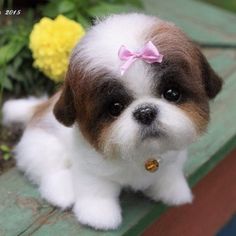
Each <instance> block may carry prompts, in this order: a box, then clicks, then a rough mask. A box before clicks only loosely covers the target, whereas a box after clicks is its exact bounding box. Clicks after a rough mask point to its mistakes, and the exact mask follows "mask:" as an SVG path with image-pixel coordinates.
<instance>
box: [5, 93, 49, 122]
mask: <svg viewBox="0 0 236 236" xmlns="http://www.w3.org/2000/svg"><path fill="white" fill-rule="evenodd" d="M46 99H47V98H46V96H45V97H41V98H35V97H29V98H27V99H17V100H8V101H7V102H5V103H4V105H3V108H2V113H3V121H2V123H3V124H4V125H9V124H12V123H22V124H26V123H28V122H29V120H30V119H31V117H32V115H33V112H34V110H33V109H32V108H33V107H34V106H36V105H38V104H40V103H41V102H43V101H45V100H46Z"/></svg>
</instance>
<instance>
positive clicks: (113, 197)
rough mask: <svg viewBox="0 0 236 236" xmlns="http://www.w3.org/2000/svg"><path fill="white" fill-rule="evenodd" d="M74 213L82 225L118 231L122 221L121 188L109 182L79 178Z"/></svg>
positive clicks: (85, 177) (96, 178)
mask: <svg viewBox="0 0 236 236" xmlns="http://www.w3.org/2000/svg"><path fill="white" fill-rule="evenodd" d="M75 189H76V202H75V205H74V208H73V211H74V213H75V215H76V217H77V219H78V220H79V222H80V223H82V224H85V225H89V226H92V227H94V228H96V229H103V230H107V229H116V228H117V227H118V226H119V225H120V223H121V221H122V217H121V208H120V205H119V199H118V197H119V193H120V186H119V185H118V184H116V183H114V182H111V181H109V180H106V179H103V178H99V177H97V176H96V177H91V176H79V177H78V178H77V181H76V183H75Z"/></svg>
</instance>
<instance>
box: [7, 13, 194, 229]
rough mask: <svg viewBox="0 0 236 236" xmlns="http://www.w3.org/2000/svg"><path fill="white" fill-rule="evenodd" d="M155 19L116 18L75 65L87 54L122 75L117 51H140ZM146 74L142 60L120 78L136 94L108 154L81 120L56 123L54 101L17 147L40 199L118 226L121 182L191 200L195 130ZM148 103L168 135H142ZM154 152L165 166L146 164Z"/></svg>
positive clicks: (91, 62)
mask: <svg viewBox="0 0 236 236" xmlns="http://www.w3.org/2000/svg"><path fill="white" fill-rule="evenodd" d="M157 21H158V19H156V18H153V17H147V16H144V15H140V14H131V15H121V16H112V17H111V18H108V19H107V20H105V21H104V22H102V23H100V24H98V25H97V26H95V27H94V28H92V29H91V31H90V32H89V33H88V34H87V36H85V38H84V39H83V41H82V42H81V44H79V45H78V46H77V48H76V49H75V51H74V56H75V62H74V61H72V62H71V63H74V67H76V63H77V62H78V61H76V60H81V58H76V57H77V56H78V55H80V57H81V55H82V58H83V59H84V61H83V62H84V64H85V65H86V68H87V69H88V70H96V69H97V68H100V67H103V66H106V67H107V69H109V70H111V71H112V72H113V73H116V74H117V75H118V74H119V66H120V65H121V62H120V61H119V59H118V57H117V52H118V49H119V47H120V46H121V44H125V45H126V46H128V47H129V48H130V49H131V50H137V49H139V48H140V47H141V46H142V45H143V43H144V39H145V34H146V32H148V30H149V29H150V27H151V26H152V25H153V24H154V23H156V22H157ZM78 52H79V54H78ZM93 58H95V59H93ZM149 77H150V71H149V69H148V67H147V66H146V65H145V64H144V63H143V62H139V61H137V63H135V64H134V65H132V67H131V68H130V69H129V71H128V72H127V74H126V75H125V77H123V78H121V79H122V80H123V81H125V82H126V84H127V86H128V87H129V88H130V89H131V90H132V91H133V92H134V93H135V96H136V100H135V101H134V102H133V103H132V104H131V105H130V106H129V107H128V108H127V109H126V110H125V111H124V112H123V114H122V115H121V116H120V117H119V119H117V121H116V122H114V124H113V125H112V128H111V129H110V130H109V132H108V134H107V137H106V141H105V142H104V143H103V152H104V155H102V154H101V153H99V152H97V151H96V150H95V149H94V148H93V147H92V146H91V145H90V144H89V143H88V142H87V141H86V140H85V138H84V137H83V135H82V134H81V132H80V130H79V127H78V126H77V125H74V126H73V127H72V128H67V127H64V126H63V125H61V124H59V123H58V121H57V120H56V119H55V118H54V116H53V114H52V108H53V107H51V110H50V112H48V113H47V114H45V115H44V117H43V118H42V119H40V120H39V121H38V123H37V124H36V125H35V126H34V127H32V126H29V127H28V128H27V129H26V130H25V133H24V135H23V137H22V139H21V141H20V142H19V144H18V145H17V147H16V151H15V152H16V160H17V165H18V167H19V168H20V169H21V170H23V171H24V172H25V173H26V175H27V176H28V177H29V178H30V179H31V180H32V181H33V182H35V183H36V184H38V185H39V190H40V192H41V195H42V197H43V198H45V199H46V200H48V201H49V202H50V203H51V204H54V205H56V206H59V207H61V208H62V209H65V208H68V207H70V206H72V205H73V212H74V214H75V215H76V217H77V218H78V220H79V221H80V222H81V223H83V224H86V225H89V226H92V227H94V228H96V229H115V228H117V227H118V226H119V225H120V223H121V219H122V217H121V209H120V206H119V201H118V197H119V193H120V191H121V189H122V188H123V187H130V188H132V189H134V190H141V191H143V192H144V193H145V194H147V195H148V196H150V197H151V198H152V199H154V200H161V201H163V202H165V203H167V204H171V205H178V204H183V203H189V202H191V200H192V195H191V191H190V189H189V187H188V185H187V182H186V180H185V177H184V174H183V165H184V162H185V160H186V157H187V152H186V147H187V146H188V145H189V144H190V143H191V142H193V141H194V140H195V138H196V136H197V133H196V129H195V127H194V124H193V122H192V121H191V119H190V118H189V117H188V116H187V115H186V114H185V113H184V112H183V111H182V110H181V109H179V108H177V107H176V106H174V105H172V104H170V103H168V102H166V101H165V100H164V99H162V98H159V99H157V98H154V97H153V96H152V95H150V90H151V82H150V81H149V79H148V78H149ZM143 103H152V104H154V105H157V106H158V108H159V114H158V120H157V121H156V122H155V123H154V124H153V129H157V126H158V128H160V129H161V131H162V132H163V133H164V134H165V135H164V136H163V137H160V138H158V139H154V138H152V139H146V140H144V141H142V140H141V138H140V135H139V130H140V126H139V124H138V123H137V122H136V121H134V119H132V113H133V111H134V109H135V108H136V107H137V106H138V105H140V104H143ZM15 105H16V103H15ZM13 108H15V106H14V104H13ZM13 108H12V109H13ZM18 108H19V112H17V116H16V117H15V116H14V112H13V111H12V110H11V109H10V108H9V109H6V110H5V112H4V115H5V121H6V122H7V123H9V122H12V120H17V119H20V117H21V114H22V115H23V114H24V111H25V110H24V109H23V107H20V106H19V107H17V109H18ZM21 112H22V113H21ZM18 114H19V115H18ZM29 114H31V112H29ZM24 120H27V119H26V118H25V119H24ZM150 157H154V158H161V165H160V169H159V170H158V171H157V172H155V173H149V172H147V171H146V170H145V168H144V163H145V161H146V160H147V159H149V158H150Z"/></svg>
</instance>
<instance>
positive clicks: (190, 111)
mask: <svg viewBox="0 0 236 236" xmlns="http://www.w3.org/2000/svg"><path fill="white" fill-rule="evenodd" d="M178 107H179V108H181V109H182V110H183V111H184V112H185V113H186V114H187V115H188V117H190V119H191V120H192V121H193V123H194V124H195V125H196V130H197V132H198V133H199V134H202V133H203V132H204V131H205V130H206V128H207V124H208V121H209V108H208V106H206V105H204V106H199V104H196V103H193V102H189V103H183V104H181V105H178Z"/></svg>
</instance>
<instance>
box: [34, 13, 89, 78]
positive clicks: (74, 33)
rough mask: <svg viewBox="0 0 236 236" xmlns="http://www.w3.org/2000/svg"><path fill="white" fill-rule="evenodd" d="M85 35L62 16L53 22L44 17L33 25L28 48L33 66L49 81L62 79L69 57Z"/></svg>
mask: <svg viewBox="0 0 236 236" xmlns="http://www.w3.org/2000/svg"><path fill="white" fill-rule="evenodd" d="M84 34H85V31H84V29H83V27H82V26H81V25H80V24H79V23H77V22H75V21H73V20H70V19H68V18H66V17H64V16H62V15H59V16H58V17H57V18H56V19H55V20H51V19H49V18H47V17H44V18H42V19H41V20H40V22H39V23H37V24H35V25H34V28H33V30H32V32H31V34H30V44H29V47H30V49H31V51H32V52H33V58H34V66H35V67H36V68H38V69H39V70H40V71H42V72H43V73H44V74H45V75H46V76H48V77H49V78H50V79H52V80H54V81H56V82H58V81H62V80H63V79H64V76H65V73H66V70H67V67H68V62H69V56H70V53H71V51H72V49H73V48H74V47H75V45H76V44H77V42H78V41H79V40H80V39H81V38H82V36H83V35H84Z"/></svg>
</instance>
